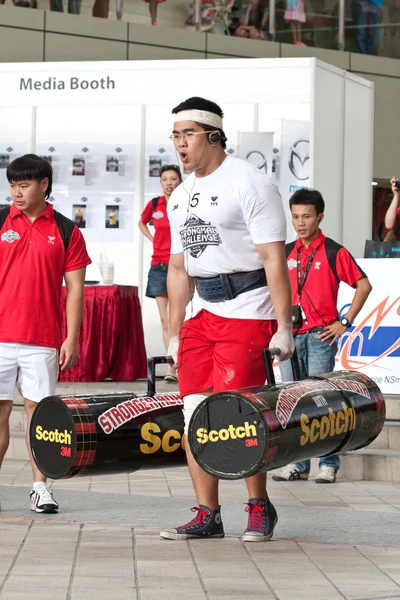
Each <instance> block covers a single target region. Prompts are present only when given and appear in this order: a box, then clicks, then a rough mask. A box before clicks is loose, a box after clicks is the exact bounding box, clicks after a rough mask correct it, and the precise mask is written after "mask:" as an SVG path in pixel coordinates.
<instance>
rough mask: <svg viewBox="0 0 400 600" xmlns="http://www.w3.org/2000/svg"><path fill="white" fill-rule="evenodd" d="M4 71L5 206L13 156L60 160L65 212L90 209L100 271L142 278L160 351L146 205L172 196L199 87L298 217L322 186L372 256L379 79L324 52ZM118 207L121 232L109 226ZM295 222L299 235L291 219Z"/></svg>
mask: <svg viewBox="0 0 400 600" xmlns="http://www.w3.org/2000/svg"><path fill="white" fill-rule="evenodd" d="M0 69H1V70H0V90H1V94H0V196H1V198H0V204H7V202H9V197H8V191H7V187H6V181H5V177H4V173H5V169H4V167H5V166H6V164H7V160H8V159H7V153H8V156H11V157H13V156H15V155H18V154H21V153H23V152H37V153H40V154H45V155H49V156H52V163H53V166H54V169H55V185H54V190H53V201H54V206H55V208H57V209H58V210H61V211H62V212H64V213H65V214H66V215H67V216H70V217H71V218H72V215H73V212H74V211H76V210H78V209H77V206H78V208H79V207H81V208H82V211H83V212H84V220H85V224H86V227H85V229H83V232H84V235H85V237H86V239H87V242H88V249H89V253H90V255H91V258H92V260H93V265H91V266H90V267H89V268H88V272H87V279H90V280H98V279H100V276H99V270H98V266H97V263H98V260H99V256H100V253H101V252H102V253H104V254H106V255H107V257H108V259H109V260H110V261H112V262H114V264H115V283H119V284H127V285H128V284H130V285H138V286H139V288H140V294H141V296H140V297H141V302H142V308H143V323H144V328H145V337H146V347H147V352H148V354H149V355H151V354H158V353H161V352H163V346H162V338H161V330H160V325H159V319H158V314H157V309H156V304H155V301H154V300H149V299H146V298H145V297H144V289H145V285H146V279H147V271H148V268H149V264H150V257H151V244H150V243H149V242H147V241H146V242H145V241H144V240H143V237H142V236H141V234H140V232H139V230H138V227H137V222H138V220H139V218H140V214H141V211H142V210H143V207H144V205H145V203H146V202H148V201H149V200H150V199H151V198H152V197H153V196H157V195H159V194H160V191H161V190H160V188H159V185H158V176H157V175H158V169H159V166H160V165H161V164H163V163H164V164H165V163H167V162H169V163H177V158H176V156H175V153H174V149H173V146H172V143H171V142H170V141H169V138H168V136H169V135H170V133H171V130H172V123H173V119H172V115H171V109H172V108H173V107H174V106H176V105H177V104H179V103H180V102H181V101H183V100H184V99H186V98H188V97H190V96H203V97H206V98H209V99H211V100H214V101H215V102H217V103H219V104H220V105H221V106H222V108H223V110H224V112H225V119H224V130H225V132H226V133H227V135H228V151H229V152H230V153H236V154H238V155H239V156H242V157H244V158H247V159H248V160H255V161H256V164H257V166H258V167H259V168H263V169H265V171H266V172H267V173H268V174H272V176H274V177H275V178H277V179H278V180H279V185H280V189H281V194H282V198H283V201H284V204H285V208H286V210H287V214H289V211H288V199H289V197H290V195H291V193H293V192H294V191H295V190H296V189H298V188H299V187H303V186H306V187H314V188H316V189H319V190H320V191H321V192H322V194H323V196H324V198H325V201H326V218H325V220H324V228H323V229H324V233H325V234H326V235H329V236H330V237H333V238H334V239H335V240H337V241H338V242H341V243H343V244H344V245H346V247H347V248H349V249H350V250H351V252H352V253H353V254H354V255H355V256H356V257H360V256H362V254H363V249H364V241H365V239H366V238H368V237H370V232H371V220H372V209H371V207H372V193H371V190H372V188H371V182H372V152H373V150H372V140H373V84H372V83H371V82H370V81H367V80H364V79H361V78H359V77H357V76H355V75H353V74H351V73H347V72H346V71H343V70H341V69H338V68H336V67H333V66H331V65H328V64H325V63H322V62H320V61H318V60H316V59H313V58H304V59H234V60H193V61H190V60H188V61H183V60H180V61H167V60H166V61H138V62H135V61H130V62H128V61H127V62H90V63H89V62H86V63H85V62H77V63H27V64H23V63H19V64H1V65H0ZM253 147H254V148H253ZM253 149H254V152H253ZM118 153H119V154H118ZM116 164H119V168H118V169H116V167H115V165H116ZM82 165H84V166H82ZM1 167H2V168H1ZM272 167H273V168H272ZM112 207H114V208H115V207H118V208H117V222H118V227H117V228H116V226H115V225H114V227H111V228H107V225H106V222H107V219H108V218H109V213H110V211H111V209H112ZM107 211H108V212H107ZM114 219H115V217H114ZM110 222H111V221H110ZM114 223H115V220H114ZM288 231H289V239H293V230H292V227H291V225H290V223H289V228H288Z"/></svg>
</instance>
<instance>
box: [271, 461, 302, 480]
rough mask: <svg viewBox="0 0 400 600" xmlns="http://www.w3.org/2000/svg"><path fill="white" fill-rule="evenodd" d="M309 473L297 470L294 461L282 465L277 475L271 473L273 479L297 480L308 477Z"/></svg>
mask: <svg viewBox="0 0 400 600" xmlns="http://www.w3.org/2000/svg"><path fill="white" fill-rule="evenodd" d="M309 476H310V473H305V472H303V473H302V472H301V471H299V470H298V468H297V466H296V463H290V465H286V467H283V469H282V470H281V472H280V473H279V475H272V479H273V480H274V481H297V480H299V479H306V480H307V479H308V478H309Z"/></svg>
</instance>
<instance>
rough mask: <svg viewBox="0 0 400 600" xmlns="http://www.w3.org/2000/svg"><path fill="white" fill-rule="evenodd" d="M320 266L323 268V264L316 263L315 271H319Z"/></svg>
mask: <svg viewBox="0 0 400 600" xmlns="http://www.w3.org/2000/svg"><path fill="white" fill-rule="evenodd" d="M320 266H321V263H320V262H316V263H315V265H314V269H317V271H319V268H320Z"/></svg>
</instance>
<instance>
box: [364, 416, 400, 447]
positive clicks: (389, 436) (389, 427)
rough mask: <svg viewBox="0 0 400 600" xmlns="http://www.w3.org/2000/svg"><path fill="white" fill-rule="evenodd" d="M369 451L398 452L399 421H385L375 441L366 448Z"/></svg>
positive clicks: (399, 440) (399, 441) (399, 444)
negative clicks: (387, 450) (385, 450)
mask: <svg viewBox="0 0 400 600" xmlns="http://www.w3.org/2000/svg"><path fill="white" fill-rule="evenodd" d="M367 448H369V449H370V450H375V449H378V450H383V449H385V448H387V449H389V450H400V421H399V422H398V423H397V422H396V421H393V422H391V421H386V423H385V425H384V426H383V429H382V431H381V433H380V434H379V435H378V437H377V438H376V440H374V441H373V442H372V444H370V445H369V446H367Z"/></svg>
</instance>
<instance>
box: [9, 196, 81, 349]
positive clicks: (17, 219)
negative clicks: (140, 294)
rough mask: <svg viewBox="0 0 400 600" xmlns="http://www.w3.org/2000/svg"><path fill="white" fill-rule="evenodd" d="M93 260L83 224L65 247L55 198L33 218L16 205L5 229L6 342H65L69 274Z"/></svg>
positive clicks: (58, 345)
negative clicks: (63, 303) (63, 309)
mask: <svg viewBox="0 0 400 600" xmlns="http://www.w3.org/2000/svg"><path fill="white" fill-rule="evenodd" d="M90 263H91V260H90V258H89V256H88V253H87V252H86V245H85V240H84V239H83V236H82V233H81V232H80V230H79V229H78V227H75V228H74V230H73V232H72V236H71V240H70V243H69V246H68V250H67V252H65V248H64V242H63V239H62V237H61V234H60V231H59V229H58V227H57V224H56V222H55V220H54V210H53V207H52V206H51V205H50V204H47V207H46V210H45V211H44V212H43V213H42V214H41V215H40V216H39V217H37V218H36V219H35V221H34V222H33V223H30V221H29V220H28V219H27V217H26V216H25V215H24V214H23V213H22V212H21V211H20V210H18V209H17V208H16V206H15V205H12V206H11V209H10V214H9V216H8V217H7V219H6V221H5V223H4V225H3V227H2V229H1V230H0V342H18V343H22V344H35V345H37V346H47V347H50V348H59V347H60V343H61V340H60V314H61V313H60V297H61V287H62V281H63V275H64V273H66V272H68V271H75V270H76V269H80V268H82V267H85V266H87V265H89V264H90Z"/></svg>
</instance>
